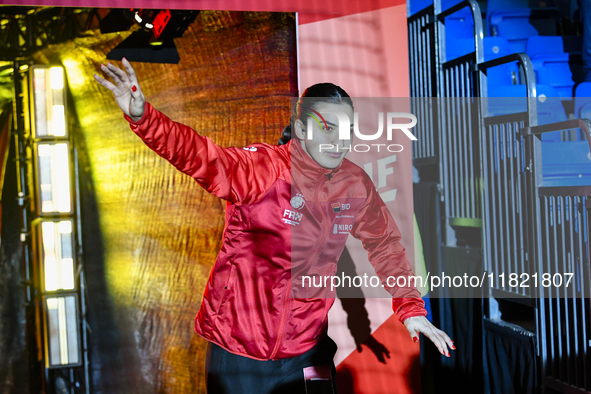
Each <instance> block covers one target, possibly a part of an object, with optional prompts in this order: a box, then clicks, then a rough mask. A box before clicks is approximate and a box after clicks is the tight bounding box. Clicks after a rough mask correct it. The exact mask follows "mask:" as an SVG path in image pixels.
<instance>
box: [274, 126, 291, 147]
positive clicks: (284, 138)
mask: <svg viewBox="0 0 591 394" xmlns="http://www.w3.org/2000/svg"><path fill="white" fill-rule="evenodd" d="M290 139H291V125H288V126H286V127H285V128H284V129H283V133H281V138H279V142H278V143H277V145H285V144H287V143H288V142H289V140H290Z"/></svg>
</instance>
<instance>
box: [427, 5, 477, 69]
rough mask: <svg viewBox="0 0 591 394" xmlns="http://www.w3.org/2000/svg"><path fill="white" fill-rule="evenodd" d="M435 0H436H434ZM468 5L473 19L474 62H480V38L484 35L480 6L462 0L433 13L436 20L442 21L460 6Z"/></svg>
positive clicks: (459, 8) (460, 7)
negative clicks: (437, 12)
mask: <svg viewBox="0 0 591 394" xmlns="http://www.w3.org/2000/svg"><path fill="white" fill-rule="evenodd" d="M435 1H437V0H435ZM465 7H468V8H470V10H471V11H472V19H473V20H474V48H475V50H476V63H482V62H483V61H484V47H483V43H482V38H483V37H484V31H483V28H484V27H483V25H482V12H481V11H480V6H479V5H478V3H477V2H476V1H474V0H464V1H461V2H459V3H458V4H456V5H454V6H452V7H450V8H448V9H447V10H445V11H442V12H440V13H439V14H436V15H435V20H436V21H443V20H444V19H445V18H446V17H448V16H450V15H452V14H454V13H456V12H458V11H459V10H461V9H462V8H465Z"/></svg>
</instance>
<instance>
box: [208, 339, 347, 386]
mask: <svg viewBox="0 0 591 394" xmlns="http://www.w3.org/2000/svg"><path fill="white" fill-rule="evenodd" d="M336 351H337V345H336V344H335V343H334V341H333V340H332V339H330V338H329V337H328V336H326V337H325V338H324V339H323V340H322V341H320V342H319V343H318V344H317V345H316V346H315V347H313V348H312V349H310V350H308V351H307V352H306V353H304V354H301V355H299V356H296V357H293V358H286V359H280V360H268V361H259V360H254V359H251V358H248V357H244V356H239V355H236V354H233V353H230V352H228V351H226V350H224V349H222V348H221V347H219V346H217V345H215V344H213V343H209V344H208V348H207V358H206V360H205V373H206V377H207V393H208V394H229V393H232V394H240V393H255V394H325V393H326V394H333V393H336V384H335V373H336V370H335V366H334V361H333V358H334V355H335V353H336ZM327 365H328V366H330V367H331V375H332V379H331V380H316V379H314V380H304V372H303V370H304V368H306V367H311V366H327Z"/></svg>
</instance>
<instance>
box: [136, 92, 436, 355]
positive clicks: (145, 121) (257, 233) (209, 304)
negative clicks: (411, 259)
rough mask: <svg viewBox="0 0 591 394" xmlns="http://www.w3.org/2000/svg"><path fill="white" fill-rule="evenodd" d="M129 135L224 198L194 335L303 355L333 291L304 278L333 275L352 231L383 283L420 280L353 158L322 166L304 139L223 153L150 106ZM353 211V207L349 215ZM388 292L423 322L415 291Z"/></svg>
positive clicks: (402, 312) (247, 349) (251, 350)
mask: <svg viewBox="0 0 591 394" xmlns="http://www.w3.org/2000/svg"><path fill="white" fill-rule="evenodd" d="M126 119H127V120H128V121H129V122H130V126H131V129H132V130H133V131H134V132H135V133H136V134H137V135H138V136H140V137H141V138H142V140H143V141H144V142H145V143H146V144H147V145H148V146H149V147H150V148H151V149H152V150H154V151H155V152H156V153H158V154H159V155H160V156H162V157H164V158H165V159H166V160H168V161H169V162H170V163H172V164H173V165H174V166H175V167H176V168H177V169H178V170H179V171H181V172H184V173H185V174H187V175H189V176H191V177H192V178H194V179H195V180H196V181H197V182H198V183H199V184H200V185H201V186H202V187H203V188H205V189H206V190H207V191H208V192H210V193H212V194H214V195H216V196H217V197H220V198H223V199H224V200H226V201H227V208H226V223H225V229H224V234H223V244H222V247H221V250H220V252H219V255H218V257H217V260H216V262H215V265H214V267H213V270H212V272H211V275H210V277H209V280H208V282H207V286H206V289H205V294H204V295H203V303H202V304H201V308H200V310H199V312H198V314H197V317H196V319H195V331H196V332H197V333H198V334H199V335H200V336H202V337H203V338H205V339H207V340H208V341H211V342H214V343H216V344H218V345H219V346H221V347H223V348H224V349H226V350H228V351H230V352H232V353H236V354H240V355H244V356H247V357H251V358H254V359H259V360H268V359H281V358H288V357H294V356H297V355H300V354H302V353H304V352H306V351H308V350H309V349H311V348H312V347H313V346H314V345H315V344H316V343H317V342H318V341H319V340H320V339H322V338H323V337H324V335H326V329H327V315H328V310H329V309H330V307H331V306H332V304H333V303H334V292H331V291H330V288H324V287H323V288H316V287H310V286H309V282H310V281H309V280H308V282H306V281H304V282H305V283H308V286H307V287H304V285H303V283H302V277H303V276H308V277H312V276H314V275H320V276H321V277H322V276H328V275H334V274H335V273H336V270H337V261H338V259H339V257H340V255H341V253H342V251H343V248H344V247H345V241H346V239H347V236H348V234H349V233H350V234H352V235H353V236H354V237H356V238H358V239H360V240H361V241H362V242H363V246H364V247H365V249H366V250H368V252H369V261H370V262H371V264H372V265H373V266H374V268H375V270H376V272H377V273H378V275H379V276H380V277H381V278H382V282H383V283H384V285H385V280H386V277H387V276H394V277H398V276H409V275H413V272H412V270H411V268H410V264H409V263H408V260H407V259H406V253H405V249H404V247H403V246H402V245H401V244H400V232H399V230H398V228H397V226H396V224H395V222H394V219H393V218H392V216H391V215H390V213H389V211H388V208H387V207H386V206H385V205H384V203H383V202H382V200H381V199H380V197H379V195H378V193H377V191H376V189H375V186H374V185H373V183H372V181H371V179H370V178H369V177H368V176H367V175H366V173H365V172H364V171H363V170H362V169H361V168H360V167H358V166H356V165H355V164H353V163H351V162H350V161H348V160H347V159H345V160H343V162H342V163H341V165H340V166H339V167H338V168H335V169H326V168H323V167H321V166H319V165H318V164H317V163H316V162H315V161H314V160H313V159H312V158H310V157H309V156H308V155H307V154H306V153H305V152H304V151H303V150H302V148H301V146H300V145H299V143H298V142H297V141H294V143H291V141H290V143H288V144H286V145H281V146H274V145H268V144H253V145H250V146H249V147H245V148H234V147H232V148H221V147H219V146H217V145H215V144H214V143H213V142H212V141H211V140H210V139H209V138H206V137H202V136H200V135H199V134H197V132H195V131H194V130H193V129H191V128H189V127H187V126H184V125H182V124H180V123H176V122H173V121H172V120H170V119H169V118H167V117H166V116H165V115H164V114H162V113H161V112H158V111H157V110H155V109H154V108H153V107H152V106H151V105H150V104H148V103H146V108H145V113H144V115H143V117H142V118H141V119H140V120H139V121H138V122H133V121H132V120H131V119H130V118H128V117H126ZM343 208H346V209H343ZM385 288H386V289H387V290H388V291H389V292H390V294H392V296H393V297H394V298H393V308H394V311H395V312H396V313H397V315H398V317H399V319H400V320H401V321H403V320H404V319H406V318H408V317H411V316H425V315H426V311H425V309H424V308H423V306H424V303H423V300H422V299H421V298H420V293H419V292H418V291H417V290H416V289H415V288H414V287H408V288H400V287H394V288H392V287H388V286H386V285H385Z"/></svg>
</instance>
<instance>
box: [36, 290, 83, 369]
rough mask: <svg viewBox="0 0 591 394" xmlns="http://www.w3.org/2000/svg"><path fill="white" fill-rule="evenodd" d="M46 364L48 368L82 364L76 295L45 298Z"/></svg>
mask: <svg viewBox="0 0 591 394" xmlns="http://www.w3.org/2000/svg"><path fill="white" fill-rule="evenodd" d="M43 299H44V302H43V304H44V317H45V319H44V321H45V354H46V355H47V357H46V359H45V362H46V367H47V368H63V367H71V366H76V365H81V364H82V357H80V335H79V334H78V325H79V322H78V297H77V296H76V295H75V294H68V295H63V296H45V297H43Z"/></svg>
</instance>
